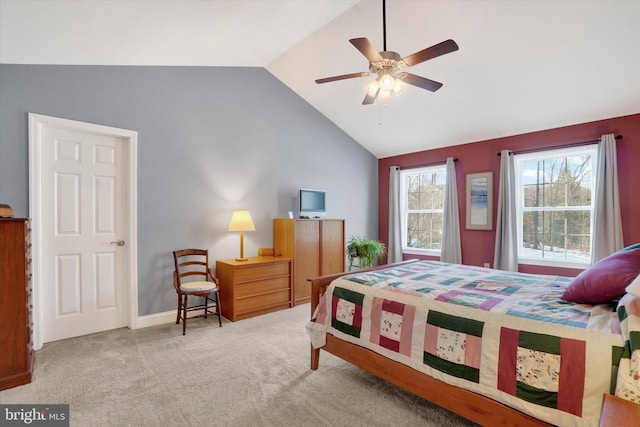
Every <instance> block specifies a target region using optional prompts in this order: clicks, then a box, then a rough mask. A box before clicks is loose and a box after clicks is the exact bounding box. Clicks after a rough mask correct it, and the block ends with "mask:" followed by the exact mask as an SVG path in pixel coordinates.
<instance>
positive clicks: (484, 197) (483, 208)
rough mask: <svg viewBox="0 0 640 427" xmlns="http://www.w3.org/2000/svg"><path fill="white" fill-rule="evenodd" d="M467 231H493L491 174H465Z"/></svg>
mask: <svg viewBox="0 0 640 427" xmlns="http://www.w3.org/2000/svg"><path fill="white" fill-rule="evenodd" d="M466 228H467V230H493V172H482V173H469V174H467V227H466Z"/></svg>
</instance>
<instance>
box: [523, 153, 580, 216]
mask: <svg viewBox="0 0 640 427" xmlns="http://www.w3.org/2000/svg"><path fill="white" fill-rule="evenodd" d="M591 166H592V160H591V155H590V154H584V155H580V156H574V155H572V156H562V157H558V158H551V159H542V160H529V161H525V162H523V163H522V171H521V182H522V184H523V204H524V206H525V207H545V206H549V207H563V206H591V185H592V169H591Z"/></svg>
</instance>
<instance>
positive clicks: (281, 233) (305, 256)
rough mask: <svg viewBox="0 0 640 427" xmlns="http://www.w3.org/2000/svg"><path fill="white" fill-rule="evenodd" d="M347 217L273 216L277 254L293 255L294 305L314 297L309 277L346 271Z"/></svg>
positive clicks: (274, 245) (291, 256)
mask: <svg viewBox="0 0 640 427" xmlns="http://www.w3.org/2000/svg"><path fill="white" fill-rule="evenodd" d="M344 242H345V239H344V219H289V218H277V219H274V220H273V247H274V249H275V253H276V255H281V256H286V257H290V258H293V305H297V304H303V303H306V302H309V301H311V284H310V283H309V282H308V281H307V279H311V278H313V277H318V276H325V275H327V274H334V273H341V272H343V271H345V259H346V254H345V243H344Z"/></svg>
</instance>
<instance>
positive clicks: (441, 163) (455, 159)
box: [398, 157, 458, 169]
mask: <svg viewBox="0 0 640 427" xmlns="http://www.w3.org/2000/svg"><path fill="white" fill-rule="evenodd" d="M453 161H454V162H457V161H458V158H457V157H454V159H453ZM446 164H447V161H446V160H444V161H442V162H432V163H425V164H422V165H413V166H398V168H399V169H417V168H426V167H429V166H436V165H446Z"/></svg>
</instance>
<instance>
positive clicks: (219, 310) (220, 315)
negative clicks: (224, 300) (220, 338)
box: [216, 291, 222, 328]
mask: <svg viewBox="0 0 640 427" xmlns="http://www.w3.org/2000/svg"><path fill="white" fill-rule="evenodd" d="M216 314H217V315H218V323H219V324H220V327H221V328H222V310H221V309H220V292H217V291H216Z"/></svg>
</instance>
